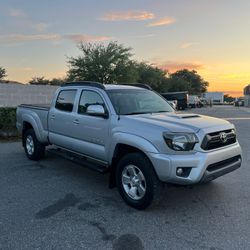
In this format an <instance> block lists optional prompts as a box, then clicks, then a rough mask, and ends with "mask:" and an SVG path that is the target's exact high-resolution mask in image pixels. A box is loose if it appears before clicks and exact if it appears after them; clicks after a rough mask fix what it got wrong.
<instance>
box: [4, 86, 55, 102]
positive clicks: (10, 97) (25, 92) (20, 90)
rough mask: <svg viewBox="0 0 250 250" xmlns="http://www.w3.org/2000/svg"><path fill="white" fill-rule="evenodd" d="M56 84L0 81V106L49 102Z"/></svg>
mask: <svg viewBox="0 0 250 250" xmlns="http://www.w3.org/2000/svg"><path fill="white" fill-rule="evenodd" d="M57 88H58V86H49V85H28V84H15V83H8V84H6V83H0V107H17V106H18V105H20V104H22V103H25V104H43V103H50V101H51V99H52V96H53V94H54V92H55V91H56V89H57Z"/></svg>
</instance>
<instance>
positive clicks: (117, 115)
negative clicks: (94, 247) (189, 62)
mask: <svg viewBox="0 0 250 250" xmlns="http://www.w3.org/2000/svg"><path fill="white" fill-rule="evenodd" d="M17 128H18V130H19V131H20V132H21V133H22V138H23V141H22V143H23V146H24V149H25V152H26V155H27V157H28V158H29V159H31V160H39V159H41V158H42V157H44V155H45V148H46V146H49V145H53V146H52V147H48V148H52V149H50V150H53V151H54V152H55V153H58V154H59V155H61V156H63V157H65V158H67V159H71V160H74V161H76V162H78V163H80V164H82V165H84V166H88V167H91V168H94V169H96V170H98V171H101V172H109V173H110V186H111V187H114V186H117V187H118V190H119V192H120V194H121V196H122V198H123V199H124V200H125V202H126V203H127V204H129V205H130V206H133V207H135V208H137V209H144V208H146V207H147V206H149V205H150V204H151V203H152V201H153V200H154V201H155V200H156V197H159V194H160V192H161V189H162V186H163V183H173V184H180V185H189V184H195V183H200V182H209V181H212V180H213V179H215V178H217V177H219V176H222V175H224V174H227V173H229V172H231V171H233V170H235V169H237V168H239V167H240V165H241V148H240V145H239V143H238V141H237V139H236V133H235V127H234V125H233V124H231V123H229V122H228V121H225V120H222V119H217V118H212V117H208V116H202V115H196V114H188V113H177V112H175V110H174V109H173V108H172V107H171V106H170V105H169V104H168V102H167V101H166V100H165V99H164V98H162V97H161V96H160V95H159V94H157V93H156V92H154V91H152V90H151V89H150V88H148V87H147V86H146V85H139V86H135V85H134V86H129V85H103V84H100V83H95V82H74V83H68V84H65V85H63V86H61V87H60V88H58V90H57V91H56V93H55V95H54V98H53V100H52V102H51V105H50V107H49V106H46V105H24V104H23V105H20V106H19V107H18V108H17ZM158 200H159V199H158Z"/></svg>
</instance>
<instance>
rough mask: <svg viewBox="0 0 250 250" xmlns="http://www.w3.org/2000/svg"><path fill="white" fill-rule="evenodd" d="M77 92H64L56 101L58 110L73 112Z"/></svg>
mask: <svg viewBox="0 0 250 250" xmlns="http://www.w3.org/2000/svg"><path fill="white" fill-rule="evenodd" d="M75 96H76V90H62V91H61V92H60V93H59V95H58V97H57V100H56V106H55V107H56V108H57V109H59V110H62V111H66V112H72V110H73V106H74V101H75Z"/></svg>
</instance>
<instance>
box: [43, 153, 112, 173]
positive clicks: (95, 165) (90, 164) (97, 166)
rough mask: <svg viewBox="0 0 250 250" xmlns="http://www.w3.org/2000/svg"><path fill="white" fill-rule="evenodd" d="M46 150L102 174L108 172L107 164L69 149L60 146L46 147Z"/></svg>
mask: <svg viewBox="0 0 250 250" xmlns="http://www.w3.org/2000/svg"><path fill="white" fill-rule="evenodd" d="M47 152H49V153H51V154H53V155H57V156H59V157H62V158H64V159H66V160H68V161H71V162H74V163H76V164H78V165H81V166H84V167H87V168H89V169H92V170H95V171H97V172H99V173H103V174H104V173H106V172H108V167H107V165H104V164H101V163H99V162H97V161H94V160H92V159H88V158H87V157H85V156H81V155H79V154H75V153H72V152H69V151H67V150H64V149H61V148H51V149H48V150H47Z"/></svg>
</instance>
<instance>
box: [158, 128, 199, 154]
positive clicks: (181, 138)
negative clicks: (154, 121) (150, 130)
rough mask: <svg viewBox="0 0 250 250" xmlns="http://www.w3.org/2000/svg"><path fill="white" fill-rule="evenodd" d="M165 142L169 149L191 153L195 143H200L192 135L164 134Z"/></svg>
mask: <svg viewBox="0 0 250 250" xmlns="http://www.w3.org/2000/svg"><path fill="white" fill-rule="evenodd" d="M163 137H164V140H165V142H166V144H167V145H168V147H169V148H171V149H173V150H175V151H190V150H192V149H193V148H194V145H195V143H197V142H199V140H198V138H197V136H196V135H195V134H191V133H167V132H165V133H163Z"/></svg>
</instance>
